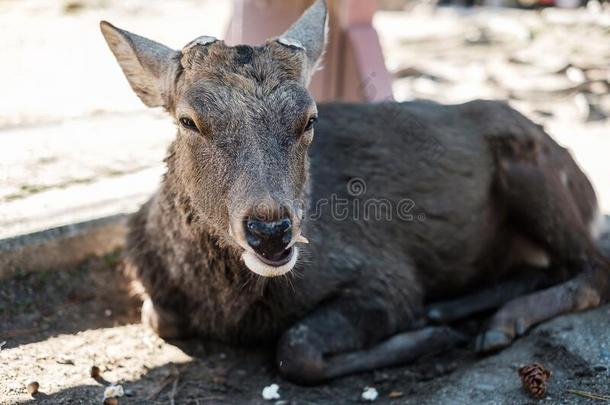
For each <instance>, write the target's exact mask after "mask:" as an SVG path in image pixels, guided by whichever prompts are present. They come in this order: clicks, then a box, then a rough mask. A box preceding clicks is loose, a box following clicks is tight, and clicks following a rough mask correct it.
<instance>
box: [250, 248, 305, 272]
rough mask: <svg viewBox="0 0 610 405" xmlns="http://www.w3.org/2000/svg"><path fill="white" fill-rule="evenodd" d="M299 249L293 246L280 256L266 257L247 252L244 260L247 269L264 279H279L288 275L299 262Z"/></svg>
mask: <svg viewBox="0 0 610 405" xmlns="http://www.w3.org/2000/svg"><path fill="white" fill-rule="evenodd" d="M298 253H299V251H298V249H297V247H296V246H291V247H289V248H288V249H286V250H284V251H283V252H281V253H280V254H278V255H275V256H273V257H265V256H263V255H261V254H258V253H256V252H252V251H249V250H246V251H245V252H244V253H243V255H242V259H243V261H244V263H245V264H246V267H248V269H250V270H251V271H252V272H254V273H256V274H258V275H260V276H263V277H277V276H281V275H283V274H286V273H288V272H289V271H290V270H292V268H293V267H294V265H295V264H296V262H297V258H298Z"/></svg>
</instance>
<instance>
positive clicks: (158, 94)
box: [100, 21, 179, 107]
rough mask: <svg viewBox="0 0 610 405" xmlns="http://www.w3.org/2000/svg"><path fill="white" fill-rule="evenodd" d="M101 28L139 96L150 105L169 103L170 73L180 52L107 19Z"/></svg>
mask: <svg viewBox="0 0 610 405" xmlns="http://www.w3.org/2000/svg"><path fill="white" fill-rule="evenodd" d="M100 29H101V30H102V34H103V35H104V38H105V39H106V42H107V43H108V46H109V47H110V50H111V51H112V53H113V54H114V56H115V57H116V60H117V61H118V62H119V65H120V66H121V69H122V70H123V73H124V74H125V76H126V77H127V80H128V81H129V85H130V86H131V88H132V89H133V90H134V91H135V92H136V94H137V95H138V97H140V99H141V100H142V101H143V102H144V104H146V105H147V106H148V107H159V106H166V105H167V100H166V99H165V98H166V97H167V92H168V90H169V88H168V83H170V82H171V81H170V80H169V75H170V73H171V72H172V71H173V70H174V69H173V67H174V65H176V64H177V63H178V62H177V58H176V57H175V56H176V55H177V54H179V52H177V51H174V50H173V49H170V48H168V47H167V46H165V45H162V44H160V43H158V42H155V41H151V40H150V39H146V38H144V37H141V36H139V35H136V34H132V33H131V32H127V31H124V30H122V29H120V28H117V27H115V26H114V25H112V24H110V23H108V22H106V21H102V22H100Z"/></svg>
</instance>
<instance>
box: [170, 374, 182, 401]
mask: <svg viewBox="0 0 610 405" xmlns="http://www.w3.org/2000/svg"><path fill="white" fill-rule="evenodd" d="M178 381H180V374H178V375H177V376H176V379H175V380H174V383H173V384H172V390H171V391H170V393H169V403H170V405H176V401H175V400H174V398H175V397H176V392H177V391H178Z"/></svg>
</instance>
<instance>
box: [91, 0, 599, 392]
mask: <svg viewBox="0 0 610 405" xmlns="http://www.w3.org/2000/svg"><path fill="white" fill-rule="evenodd" d="M326 21H327V10H326V4H325V2H324V1H323V0H318V1H316V2H315V3H314V4H313V5H312V6H311V7H310V8H309V9H308V10H307V11H306V12H305V13H304V15H303V16H302V17H301V18H300V19H299V20H298V21H297V22H296V23H295V24H294V25H293V26H292V27H291V28H290V29H288V31H286V32H285V33H284V34H283V35H281V36H279V37H277V38H273V39H269V40H268V41H267V42H266V43H265V44H264V45H261V46H248V45H239V46H234V47H231V46H227V45H226V44H225V43H224V42H223V41H220V40H217V39H215V38H212V37H199V38H197V39H195V40H194V41H192V42H190V43H189V44H188V45H186V46H185V47H184V48H183V49H182V50H179V51H176V50H172V49H170V48H168V47H166V46H164V45H161V44H159V43H156V42H153V41H151V40H148V39H146V38H143V37H140V36H138V35H135V34H132V33H129V32H127V31H124V30H121V29H118V28H116V27H114V26H112V25H111V24H109V23H107V22H102V23H101V30H102V33H103V35H104V37H105V39H106V41H107V42H108V45H109V46H110V49H111V50H112V52H113V53H114V55H115V57H116V58H117V60H118V62H119V64H120V66H121V68H122V69H123V72H124V73H125V75H126V76H127V79H128V81H129V84H130V85H131V87H132V88H133V90H134V91H135V92H136V94H137V95H138V96H139V97H140V99H141V100H142V101H143V102H144V103H145V104H146V105H147V106H149V107H158V106H162V107H164V108H165V109H166V110H167V111H168V112H169V114H170V115H171V116H172V117H173V118H174V119H175V121H176V125H177V136H176V139H175V140H174V142H173V143H172V145H171V146H170V148H169V152H168V155H167V158H166V163H167V172H166V174H165V176H164V177H163V179H162V181H161V185H160V187H159V190H158V191H157V192H156V193H155V194H154V196H153V197H152V198H151V199H150V201H148V202H147V203H146V204H145V205H144V206H143V207H142V208H141V209H140V211H139V212H138V213H136V214H135V215H134V216H133V218H132V219H131V222H130V231H129V236H128V239H127V246H126V257H127V261H128V263H129V268H130V272H131V274H132V276H133V278H134V279H135V280H137V282H139V284H140V286H141V287H142V295H143V299H144V304H143V308H142V318H143V321H144V322H145V323H146V324H148V325H150V326H151V327H152V328H153V329H154V330H155V331H156V332H157V333H158V334H159V335H160V336H162V337H166V338H180V337H186V336H191V335H198V336H203V337H207V338H211V339H219V340H222V341H228V342H242V343H250V344H252V343H256V342H263V341H275V340H277V366H278V369H279V372H280V373H281V374H282V375H283V376H285V377H286V378H288V379H290V380H293V381H296V382H299V383H304V384H314V383H318V382H321V381H324V380H327V379H330V378H333V377H337V376H341V375H345V374H348V373H354V372H359V371H363V370H370V369H374V368H378V367H386V366H391V365H395V364H400V363H404V362H408V361H410V360H413V359H415V358H416V357H418V356H421V355H422V354H426V353H435V352H438V351H441V350H443V349H446V348H449V347H451V346H453V345H456V344H458V343H461V342H462V341H463V336H462V335H461V334H460V333H458V332H456V331H454V329H452V328H451V327H449V326H444V325H442V324H443V323H447V322H450V321H454V320H458V319H461V318H465V317H467V316H469V315H472V314H480V313H482V312H484V311H489V310H494V309H495V310H496V312H495V314H493V315H492V316H491V318H490V320H489V322H488V323H487V326H486V328H485V329H484V330H483V331H482V333H481V334H480V335H479V336H478V337H477V339H476V340H475V349H476V350H477V351H480V352H488V351H492V350H497V349H499V348H502V347H505V346H507V345H510V343H511V342H512V341H513V340H514V339H515V338H517V337H518V336H519V335H522V334H524V333H525V332H526V331H527V330H528V329H529V328H530V327H531V326H532V325H535V324H537V323H539V322H542V321H545V320H548V319H550V318H553V317H555V316H557V315H560V314H564V313H568V312H572V311H578V310H584V309H587V308H592V307H595V306H598V305H600V303H601V302H602V301H604V300H605V299H607V298H608V296H609V290H610V283H609V271H610V266H609V263H608V261H607V259H606V258H604V257H603V256H602V255H601V254H600V253H599V252H598V250H597V248H596V245H595V238H596V232H595V230H594V229H595V225H596V221H597V218H598V209H597V201H596V197H595V193H594V191H593V189H592V187H591V184H590V183H589V181H588V180H587V178H586V177H585V175H584V174H583V173H582V172H581V170H580V169H579V168H578V166H577V165H576V163H575V162H574V160H573V159H572V158H571V156H570V154H569V153H568V151H566V150H565V149H564V148H562V147H560V146H559V145H558V144H557V143H555V142H554V141H553V139H551V137H549V136H548V135H547V134H546V133H545V132H544V131H543V129H542V128H541V127H540V126H538V125H536V124H534V123H532V122H531V121H529V120H528V119H527V118H525V117H524V116H522V115H521V114H519V113H518V112H516V111H514V110H512V109H511V108H510V107H508V106H507V105H505V104H503V103H501V102H493V101H480V100H479V101H472V102H469V103H465V104H460V105H449V106H445V105H439V104H436V103H432V102H424V101H417V102H409V103H394V102H387V103H377V104H348V103H328V104H321V105H318V106H317V105H316V103H315V102H314V100H313V98H312V96H311V95H310V94H309V92H308V91H307V85H308V82H309V80H310V77H311V75H312V74H313V73H314V71H315V70H316V68H317V67H318V64H319V61H320V58H321V55H322V53H323V50H324V42H325V35H326V33H325V30H326ZM318 117H319V122H317V121H318ZM314 126H315V139H314ZM371 207H373V208H376V211H375V212H372V213H371V209H370V208H371ZM367 214H368V215H367ZM373 214H374V215H373ZM371 216H373V217H374V218H371ZM306 238H308V239H309V243H306V242H307V239H306ZM532 268H535V269H536V270H535V271H533V272H532ZM280 276H281V277H280ZM475 292H476V293H475ZM460 297H465V298H460ZM443 301H445V302H443ZM434 302H440V303H438V304H434V305H429V303H434ZM439 324H440V325H439Z"/></svg>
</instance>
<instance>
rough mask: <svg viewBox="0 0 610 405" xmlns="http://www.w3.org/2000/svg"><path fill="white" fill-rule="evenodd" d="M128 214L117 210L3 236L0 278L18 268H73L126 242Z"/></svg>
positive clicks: (46, 269) (0, 255)
mask: <svg viewBox="0 0 610 405" xmlns="http://www.w3.org/2000/svg"><path fill="white" fill-rule="evenodd" d="M127 218H128V215H127V214H117V215H113V216H109V217H104V218H99V219H94V220H90V221H85V222H80V223H76V224H70V225H65V226H60V227H57V228H52V229H48V230H45V231H41V232H35V233H31V234H27V235H20V236H16V237H12V238H8V239H3V240H0V280H1V279H3V278H7V277H10V276H11V275H13V274H14V273H16V272H18V271H27V272H40V271H48V270H53V269H62V268H66V269H67V268H72V267H74V266H75V265H77V264H79V263H80V262H82V261H83V260H84V259H86V258H87V257H91V256H101V255H104V254H107V253H110V252H112V251H114V250H116V249H118V248H120V247H122V246H123V243H124V239H125V235H126V230H127V227H126V222H127Z"/></svg>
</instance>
